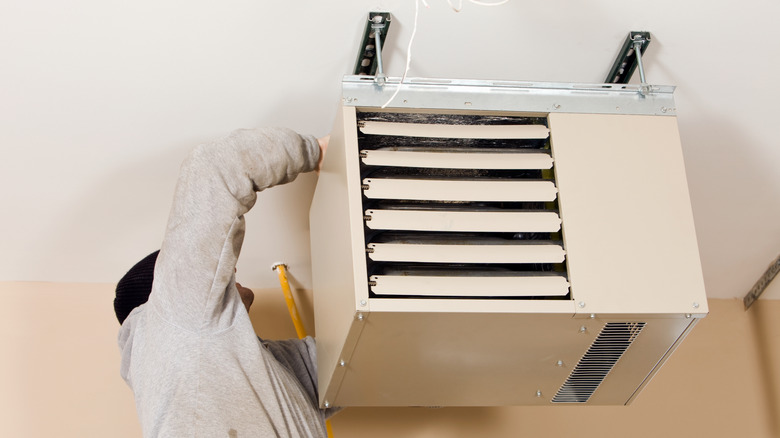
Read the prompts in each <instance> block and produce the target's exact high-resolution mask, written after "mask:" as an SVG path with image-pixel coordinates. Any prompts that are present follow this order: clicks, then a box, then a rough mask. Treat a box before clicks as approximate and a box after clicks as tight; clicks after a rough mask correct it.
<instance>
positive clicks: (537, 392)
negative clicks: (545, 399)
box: [536, 389, 542, 397]
mask: <svg viewBox="0 0 780 438" xmlns="http://www.w3.org/2000/svg"><path fill="white" fill-rule="evenodd" d="M536 396H537V397H541V396H542V390H541V389H540V390H537V391H536Z"/></svg>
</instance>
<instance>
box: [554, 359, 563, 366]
mask: <svg viewBox="0 0 780 438" xmlns="http://www.w3.org/2000/svg"><path fill="white" fill-rule="evenodd" d="M555 365H557V366H559V367H562V366H563V361H562V360H559V361H558V362H555Z"/></svg>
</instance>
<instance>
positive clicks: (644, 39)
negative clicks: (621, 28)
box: [604, 31, 650, 95]
mask: <svg viewBox="0 0 780 438" xmlns="http://www.w3.org/2000/svg"><path fill="white" fill-rule="evenodd" d="M649 45H650V32H636V31H635V32H629V34H628V36H627V37H626V40H625V41H624V42H623V47H622V48H621V49H620V53H618V56H617V58H615V62H614V64H612V68H611V69H610V70H609V73H608V74H607V78H606V79H605V80H604V83H607V84H627V83H628V81H629V80H631V75H633V74H634V71H635V70H636V68H637V66H638V67H639V77H640V81H641V87H640V91H639V92H640V93H641V94H643V95H644V94H647V93H648V92H649V91H650V86H649V85H648V84H647V81H646V80H645V69H644V66H643V65H642V54H643V53H644V52H645V50H647V46H649Z"/></svg>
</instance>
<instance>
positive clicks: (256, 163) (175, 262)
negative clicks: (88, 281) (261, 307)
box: [149, 129, 321, 331]
mask: <svg viewBox="0 0 780 438" xmlns="http://www.w3.org/2000/svg"><path fill="white" fill-rule="evenodd" d="M320 147H321V146H320V145H319V143H318V141H317V139H316V138H315V137H313V136H300V135H298V134H296V133H295V132H293V131H291V130H288V129H257V130H238V131H235V132H233V133H231V134H230V135H228V136H227V137H225V138H223V139H220V140H217V141H214V142H212V143H209V144H205V145H201V146H198V147H197V148H196V149H195V150H194V151H193V152H192V153H191V154H190V156H189V157H188V158H187V159H186V160H185V162H184V164H183V165H182V168H181V170H180V173H179V180H178V183H177V186H176V193H175V196H174V202H173V207H172V209H171V213H170V216H169V219H168V226H167V229H166V233H165V238H164V240H163V244H162V248H161V250H160V255H159V257H158V259H157V264H156V266H155V274H154V278H155V281H154V286H153V288H152V294H151V296H150V297H149V303H150V305H151V308H152V309H153V310H154V311H155V312H158V314H160V315H161V316H162V317H163V318H164V319H166V320H167V321H169V322H170V323H172V324H174V325H176V326H178V327H180V328H183V329H186V330H192V331H198V330H207V331H216V330H221V329H225V328H227V327H229V326H230V325H231V324H232V323H233V316H234V315H235V310H236V306H243V304H242V302H241V298H240V297H239V296H238V293H237V292H236V290H235V287H234V286H233V283H234V282H235V278H234V270H235V265H236V261H237V259H238V255H239V253H240V251H241V245H242V242H243V239H244V217H243V215H244V214H245V213H246V212H248V211H249V209H250V208H252V206H253V205H254V203H255V199H256V192H258V191H261V190H264V189H266V188H269V187H272V186H274V185H277V184H284V183H287V182H290V181H292V180H294V179H295V178H296V176H297V175H298V174H299V173H301V172H308V171H311V170H314V169H315V168H316V167H317V166H318V162H319V159H320Z"/></svg>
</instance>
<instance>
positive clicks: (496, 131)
mask: <svg viewBox="0 0 780 438" xmlns="http://www.w3.org/2000/svg"><path fill="white" fill-rule="evenodd" d="M410 84H411V85H406V84H404V85H403V88H402V90H400V92H399V93H398V95H397V96H396V97H395V98H394V99H393V100H392V102H388V101H389V100H390V97H391V96H392V95H393V93H394V92H395V88H394V87H398V86H400V85H399V81H398V80H397V79H392V78H391V79H388V81H387V83H386V85H385V86H383V87H382V86H378V85H376V84H374V83H373V82H372V81H367V80H363V79H361V78H358V77H347V78H345V81H344V99H343V105H342V107H341V108H340V110H339V115H338V118H337V121H336V123H335V127H334V130H333V132H332V136H331V140H330V146H329V149H328V154H327V156H326V159H325V162H324V166H323V169H322V172H321V174H320V179H319V182H318V185H317V189H316V192H315V195H314V200H313V202H312V206H311V218H310V219H311V239H312V269H313V281H314V291H315V319H316V333H317V345H318V357H319V359H318V365H319V394H320V403H321V405H323V406H492V405H547V404H570V403H577V404H599V405H614V404H627V403H629V402H631V401H632V400H633V399H634V398H635V397H636V395H637V394H638V393H639V391H640V390H641V389H642V388H643V387H644V385H646V384H647V382H648V381H649V380H650V379H651V378H652V376H653V375H654V374H655V372H657V370H658V369H659V368H660V366H661V365H662V364H663V363H664V362H665V361H666V359H667V358H668V357H669V355H670V354H671V353H672V352H673V351H674V349H675V348H676V346H677V345H678V344H679V342H681V341H682V339H683V338H684V337H685V335H686V334H687V333H688V332H689V330H690V329H691V328H692V327H693V325H694V324H695V323H696V321H697V320H698V319H699V318H701V317H703V316H705V315H706V313H707V302H706V297H705V293H704V283H703V279H702V273H701V267H700V261H699V254H698V247H697V243H696V235H695V230H694V226H693V216H692V213H691V207H690V201H689V196H688V188H687V182H686V177H685V168H684V165H683V157H682V151H681V146H680V141H679V135H678V129H677V122H676V117H675V116H674V100H673V96H672V92H673V88H672V87H657V86H656V87H651V88H650V90H651V91H650V92H647V90H643V91H644V94H643V93H640V90H639V89H638V88H637V87H632V86H629V85H608V84H604V85H577V84H539V83H535V84H531V83H510V82H500V83H499V82H489V81H455V80H428V79H414V80H411V81H410ZM382 106H387V107H386V108H381V107H382ZM415 120H417V121H420V120H421V121H422V122H420V123H418V122H415ZM432 121H433V122H432ZM464 123H465V125H467V126H464ZM369 142H374V143H372V145H369V146H367V145H368V143H369ZM401 144H403V145H402V146H399V145H401ZM469 165H473V166H475V168H474V169H470V168H469ZM531 235H533V237H528V236H531ZM525 239H531V240H525Z"/></svg>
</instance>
